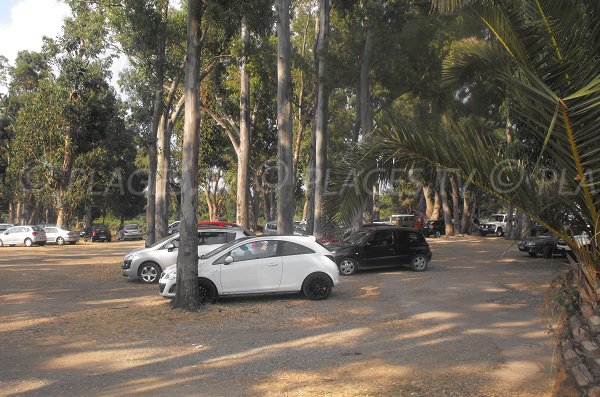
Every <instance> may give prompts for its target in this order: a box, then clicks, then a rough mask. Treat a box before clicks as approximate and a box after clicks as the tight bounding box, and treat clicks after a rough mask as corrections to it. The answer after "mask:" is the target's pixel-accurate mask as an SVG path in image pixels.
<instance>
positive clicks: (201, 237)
mask: <svg viewBox="0 0 600 397" xmlns="http://www.w3.org/2000/svg"><path fill="white" fill-rule="evenodd" d="M226 242H227V233H225V232H200V233H198V245H211V244H225V243H226Z"/></svg>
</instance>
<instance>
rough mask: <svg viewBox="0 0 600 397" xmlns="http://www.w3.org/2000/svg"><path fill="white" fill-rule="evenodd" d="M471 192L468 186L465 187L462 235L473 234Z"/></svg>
mask: <svg viewBox="0 0 600 397" xmlns="http://www.w3.org/2000/svg"><path fill="white" fill-rule="evenodd" d="M470 196H471V192H470V190H469V188H468V187H467V186H465V187H463V216H462V221H461V222H462V223H461V227H460V230H461V233H464V234H471V219H472V217H473V214H472V209H471V197H470Z"/></svg>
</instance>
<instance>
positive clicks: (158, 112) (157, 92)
mask: <svg viewBox="0 0 600 397" xmlns="http://www.w3.org/2000/svg"><path fill="white" fill-rule="evenodd" d="M163 36H164V34H162V33H161V34H160V37H159V40H158V48H157V53H156V81H155V86H154V105H153V109H152V128H151V130H150V137H149V140H148V186H147V190H148V191H147V193H146V228H147V234H146V245H147V246H150V245H152V244H154V242H155V241H156V234H155V223H156V172H157V161H158V160H157V148H156V141H157V137H158V129H159V124H160V119H161V117H162V110H163V84H164V80H165V67H164V63H165V41H164V37H163Z"/></svg>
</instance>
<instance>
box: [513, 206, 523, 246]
mask: <svg viewBox="0 0 600 397" xmlns="http://www.w3.org/2000/svg"><path fill="white" fill-rule="evenodd" d="M522 223H523V214H522V212H520V211H518V212H517V214H516V216H515V217H514V218H513V226H512V229H511V232H510V239H511V240H519V239H520V238H521V230H522V229H523V228H522Z"/></svg>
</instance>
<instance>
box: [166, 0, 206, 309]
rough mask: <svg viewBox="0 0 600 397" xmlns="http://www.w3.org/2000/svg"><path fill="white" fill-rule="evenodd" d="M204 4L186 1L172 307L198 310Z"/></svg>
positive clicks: (196, 1)
mask: <svg viewBox="0 0 600 397" xmlns="http://www.w3.org/2000/svg"><path fill="white" fill-rule="evenodd" d="M202 13H203V3H202V2H201V1H200V0H188V18H187V56H186V63H185V88H184V96H185V122H184V132H183V147H182V155H183V160H182V172H181V181H182V189H181V215H182V216H181V227H180V233H181V234H180V238H179V241H180V242H179V252H178V255H177V285H176V290H175V294H176V296H175V299H174V300H173V307H176V308H180V309H185V310H198V309H199V307H200V305H199V304H200V303H205V302H200V299H199V290H198V232H197V222H198V217H197V213H198V211H197V208H198V154H199V153H198V152H199V143H200V139H199V134H200V86H199V85H198V81H199V77H200V44H201V39H202V29H201V23H202Z"/></svg>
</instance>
